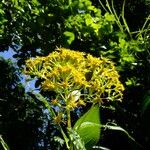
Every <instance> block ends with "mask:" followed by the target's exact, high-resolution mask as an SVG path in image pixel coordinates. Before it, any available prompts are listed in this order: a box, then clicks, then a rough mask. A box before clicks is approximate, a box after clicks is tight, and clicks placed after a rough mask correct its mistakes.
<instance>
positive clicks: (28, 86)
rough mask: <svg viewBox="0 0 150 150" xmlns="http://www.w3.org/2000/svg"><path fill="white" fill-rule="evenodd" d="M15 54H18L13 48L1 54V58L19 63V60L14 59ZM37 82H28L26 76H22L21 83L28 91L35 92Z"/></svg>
mask: <svg viewBox="0 0 150 150" xmlns="http://www.w3.org/2000/svg"><path fill="white" fill-rule="evenodd" d="M14 54H16V52H14V51H13V49H12V48H9V50H8V51H4V52H0V57H3V58H5V59H10V60H12V61H13V62H17V60H16V59H15V58H13V55H14ZM35 81H36V80H32V81H29V82H26V76H25V75H23V74H22V75H21V83H22V84H23V85H24V86H25V89H26V91H30V90H34V85H35Z"/></svg>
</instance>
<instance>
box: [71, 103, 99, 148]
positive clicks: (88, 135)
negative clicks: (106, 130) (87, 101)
mask: <svg viewBox="0 0 150 150" xmlns="http://www.w3.org/2000/svg"><path fill="white" fill-rule="evenodd" d="M73 128H74V130H75V131H77V133H78V134H79V135H80V137H81V140H83V141H84V143H85V147H86V149H87V150H88V149H89V150H90V149H92V147H93V146H94V145H96V144H97V142H98V141H99V139H100V132H101V124H100V113H99V106H98V105H93V106H92V107H91V108H90V109H89V110H88V112H86V113H85V114H84V115H83V116H82V117H81V118H79V119H78V120H77V122H76V123H75V125H74V127H73Z"/></svg>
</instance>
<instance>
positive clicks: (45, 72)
mask: <svg viewBox="0 0 150 150" xmlns="http://www.w3.org/2000/svg"><path fill="white" fill-rule="evenodd" d="M25 73H26V74H28V75H35V76H37V77H39V78H41V79H43V82H42V83H41V88H42V89H43V90H44V91H55V92H56V94H58V95H59V98H60V99H61V101H62V100H63V106H65V107H66V108H67V109H70V110H73V109H74V108H76V107H78V106H79V105H85V103H86V102H87V101H90V102H93V103H101V102H103V101H104V100H105V99H106V100H107V101H108V100H121V99H122V92H123V90H124V87H123V85H122V84H121V82H120V81H119V75H118V73H117V71H116V70H115V66H114V64H113V63H112V62H111V61H110V60H108V59H106V58H96V57H93V56H92V55H90V54H85V53H83V52H78V51H73V50H69V49H65V48H60V49H57V50H56V51H54V52H52V53H50V54H49V55H48V56H46V57H37V58H35V59H29V60H27V61H26V68H25ZM75 90H78V91H80V92H81V95H82V100H81V98H79V99H78V100H73V99H72V98H69V96H68V95H69V94H70V93H71V92H73V91H75ZM58 103H59V101H58Z"/></svg>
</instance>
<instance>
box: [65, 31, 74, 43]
mask: <svg viewBox="0 0 150 150" xmlns="http://www.w3.org/2000/svg"><path fill="white" fill-rule="evenodd" d="M64 36H65V37H66V38H67V43H68V44H69V45H70V44H71V43H72V42H73V41H74V39H75V35H74V33H73V32H69V31H65V32H64Z"/></svg>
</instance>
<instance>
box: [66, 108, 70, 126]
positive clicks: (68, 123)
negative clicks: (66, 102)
mask: <svg viewBox="0 0 150 150" xmlns="http://www.w3.org/2000/svg"><path fill="white" fill-rule="evenodd" d="M67 119H68V122H67V126H68V128H71V115H70V110H67Z"/></svg>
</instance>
